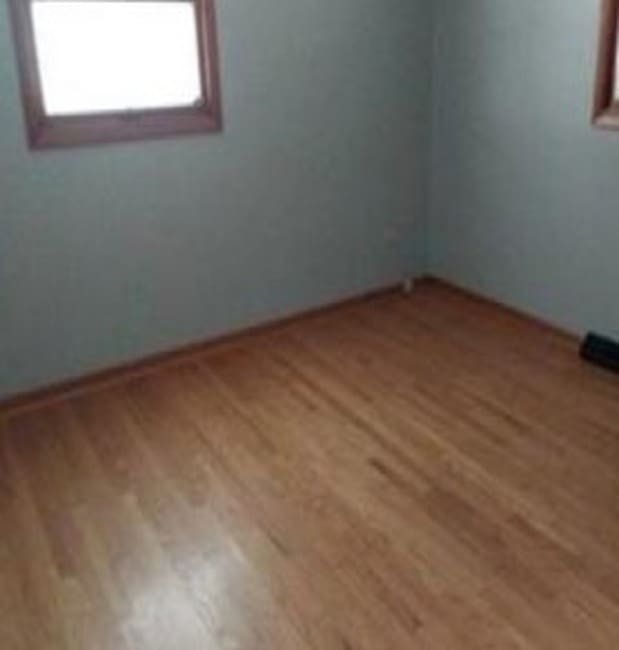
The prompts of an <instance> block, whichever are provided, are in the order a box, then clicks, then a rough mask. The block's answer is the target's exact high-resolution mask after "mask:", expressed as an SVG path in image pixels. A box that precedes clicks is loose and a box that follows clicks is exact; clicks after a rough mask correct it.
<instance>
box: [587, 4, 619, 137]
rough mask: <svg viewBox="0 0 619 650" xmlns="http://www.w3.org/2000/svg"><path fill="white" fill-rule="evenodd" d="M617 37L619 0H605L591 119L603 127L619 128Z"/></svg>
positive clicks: (618, 29)
mask: <svg viewBox="0 0 619 650" xmlns="http://www.w3.org/2000/svg"><path fill="white" fill-rule="evenodd" d="M618 36H619V0H602V11H601V18H600V36H599V44H598V62H597V73H596V77H595V95H594V100H593V116H592V121H593V124H594V126H597V127H599V128H603V129H619V100H617V99H616V98H615V90H616V89H615V74H616V69H617V37H618Z"/></svg>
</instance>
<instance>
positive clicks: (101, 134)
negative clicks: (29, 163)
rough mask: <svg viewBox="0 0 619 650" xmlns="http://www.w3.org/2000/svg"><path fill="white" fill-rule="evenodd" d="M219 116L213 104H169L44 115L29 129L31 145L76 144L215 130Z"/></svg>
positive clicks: (216, 130)
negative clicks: (154, 107)
mask: <svg viewBox="0 0 619 650" xmlns="http://www.w3.org/2000/svg"><path fill="white" fill-rule="evenodd" d="M221 130H222V124H221V116H220V112H219V110H218V109H213V108H205V107H200V108H193V107H192V108H171V109H158V110H150V111H138V112H128V113H127V112H125V113H98V114H92V115H76V116H58V117H47V118H44V119H43V120H41V121H40V122H39V123H38V124H37V125H34V126H33V127H32V128H31V129H30V130H29V133H28V136H29V137H28V141H29V145H30V148H31V149H35V150H38V149H52V148H57V147H77V146H86V145H93V144H105V143H108V142H109V143H111V142H123V141H136V140H150V139H159V138H169V137H174V136H182V135H190V134H199V133H203V134H206V133H218V132H220V131H221Z"/></svg>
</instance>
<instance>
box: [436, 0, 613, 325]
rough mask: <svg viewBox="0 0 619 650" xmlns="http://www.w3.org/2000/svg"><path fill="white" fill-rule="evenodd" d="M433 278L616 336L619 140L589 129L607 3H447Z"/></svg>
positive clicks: (439, 63)
mask: <svg viewBox="0 0 619 650" xmlns="http://www.w3.org/2000/svg"><path fill="white" fill-rule="evenodd" d="M434 6H435V12H436V13H435V19H436V21H435V29H436V31H435V43H434V78H433V92H434V98H433V115H434V127H433V160H432V170H433V182H432V199H431V201H432V208H431V215H430V219H429V223H430V227H429V233H430V236H429V270H430V271H431V272H433V273H434V274H437V275H440V276H442V277H445V278H448V279H449V280H452V281H454V282H457V283H458V284H461V285H465V286H466V287H469V288H472V289H474V290H477V291H480V292H482V293H484V294H486V295H489V296H491V297H494V298H496V299H498V300H501V301H503V302H507V303H509V304H511V305H514V306H517V307H519V308H523V309H525V310H527V311H530V312H532V313H534V314H538V315H540V316H542V317H544V318H546V319H549V320H551V321H554V322H556V323H558V324H560V325H562V326H564V327H566V328H569V329H571V330H574V331H575V332H581V331H584V330H586V329H590V328H592V329H595V330H598V331H601V332H604V333H607V334H610V335H613V336H617V337H619V289H618V287H619V133H605V132H601V131H597V130H594V129H592V128H591V127H590V125H589V113H590V106H591V97H592V89H593V78H594V70H595V50H596V46H597V45H596V42H597V28H598V8H599V6H600V3H599V2H598V1H597V0H437V1H436V2H435V3H434Z"/></svg>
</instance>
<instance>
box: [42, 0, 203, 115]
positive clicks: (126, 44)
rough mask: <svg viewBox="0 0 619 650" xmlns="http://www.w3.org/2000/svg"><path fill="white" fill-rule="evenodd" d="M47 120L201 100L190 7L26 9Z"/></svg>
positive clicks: (48, 4)
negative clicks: (29, 10) (53, 117)
mask: <svg viewBox="0 0 619 650" xmlns="http://www.w3.org/2000/svg"><path fill="white" fill-rule="evenodd" d="M32 18H33V24H34V34H35V45H36V50H37V57H38V61H39V71H40V76H41V86H42V92H43V103H44V106H45V112H46V113H47V114H48V115H73V114H83V113H95V112H101V111H124V110H140V109H154V108H169V107H175V106H191V105H193V104H195V103H196V102H197V101H199V100H200V99H201V83H200V59H199V47H198V39H197V27H196V15H195V8H194V4H193V3H192V2H189V1H187V2H165V1H158V2H131V1H127V2H118V1H116V2H113V1H108V2H105V1H102V2H97V1H87V2H76V1H75V0H73V1H65V2H62V1H60V2H56V1H54V0H45V1H36V0H35V2H33V4H32Z"/></svg>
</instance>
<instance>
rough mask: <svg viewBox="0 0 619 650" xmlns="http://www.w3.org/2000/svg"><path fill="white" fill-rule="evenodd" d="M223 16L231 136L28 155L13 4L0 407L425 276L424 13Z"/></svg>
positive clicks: (312, 9) (1, 11) (241, 12)
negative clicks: (13, 398) (5, 399)
mask: <svg viewBox="0 0 619 650" xmlns="http://www.w3.org/2000/svg"><path fill="white" fill-rule="evenodd" d="M218 14H219V31H220V41H221V59H222V76H223V99H224V119H225V132H224V133H223V134H222V135H217V136H206V137H190V138H180V139H172V140H167V141H160V142H148V143H138V144H124V145H110V146H104V147H94V148H85V149H76V150H68V151H53V152H45V153H30V152H29V151H27V149H26V146H25V141H24V136H23V123H22V112H21V105H20V101H19V97H18V81H17V74H16V69H15V61H14V53H13V47H12V39H11V35H10V30H9V27H8V10H7V0H0V396H8V395H9V394H13V393H16V392H19V391H23V390H27V389H33V388H35V387H37V386H40V385H44V384H48V383H50V382H54V381H58V380H62V379H64V378H68V377H72V376H76V375H80V374H83V373H87V372H90V371H93V370H96V369H99V368H101V367H105V366H108V365H110V364H115V363H119V362H122V361H125V360H130V359H134V358H137V357H141V356H143V355H147V354H150V353H154V352H157V351H160V350H163V349H168V348H171V347H174V346H177V345H180V344H183V343H186V342H190V341H193V340H200V339H204V338H208V337H210V336H214V335H217V334H219V333H222V332H226V331H229V330H234V329H236V328H241V327H244V326H248V325H250V324H255V323H259V322H261V321H265V320H270V319H274V318H277V317H279V316H282V315H284V314H288V313H291V312H295V311H298V310H300V309H303V308H308V307H311V306H316V305H320V304H323V303H325V302H328V301H331V300H335V299H338V298H342V297H346V296H348V295H351V294H356V293H358V292H361V291H363V290H366V289H371V288H374V287H377V286H380V285H384V284H386V283H391V282H394V281H398V280H399V279H402V278H403V277H405V276H407V275H409V274H411V273H413V272H415V271H416V270H418V269H419V268H420V265H421V264H422V258H423V248H424V247H423V233H424V224H423V215H424V214H425V193H426V190H427V182H426V180H427V173H428V165H427V162H428V161H427V157H428V154H429V132H430V128H429V124H430V116H429V99H430V57H431V28H430V18H431V17H430V11H429V7H428V5H427V3H426V2H425V0H337V1H336V2H333V1H332V0H299V1H296V2H290V0H261V1H260V2H255V1H253V0H221V1H219V2H218ZM617 144H619V143H617Z"/></svg>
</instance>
